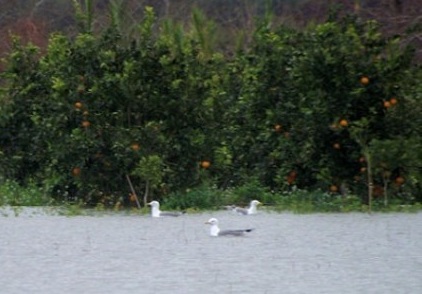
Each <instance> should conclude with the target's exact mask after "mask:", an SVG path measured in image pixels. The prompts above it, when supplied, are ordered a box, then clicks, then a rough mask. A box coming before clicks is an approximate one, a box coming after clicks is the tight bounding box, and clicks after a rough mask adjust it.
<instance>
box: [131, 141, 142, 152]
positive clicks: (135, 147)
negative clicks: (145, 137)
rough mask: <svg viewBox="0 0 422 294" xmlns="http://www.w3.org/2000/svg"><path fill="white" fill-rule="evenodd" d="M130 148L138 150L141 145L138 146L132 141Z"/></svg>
mask: <svg viewBox="0 0 422 294" xmlns="http://www.w3.org/2000/svg"><path fill="white" fill-rule="evenodd" d="M130 149H132V150H133V151H139V149H141V146H139V144H138V143H132V144H131V145H130Z"/></svg>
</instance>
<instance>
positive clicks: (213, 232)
mask: <svg viewBox="0 0 422 294" xmlns="http://www.w3.org/2000/svg"><path fill="white" fill-rule="evenodd" d="M205 223H206V224H209V225H211V228H210V236H212V237H218V236H243V235H244V234H245V233H249V232H251V231H253V229H240V230H220V228H219V227H218V220H217V219H216V218H214V217H213V218H210V219H209V220H208V221H207V222H205Z"/></svg>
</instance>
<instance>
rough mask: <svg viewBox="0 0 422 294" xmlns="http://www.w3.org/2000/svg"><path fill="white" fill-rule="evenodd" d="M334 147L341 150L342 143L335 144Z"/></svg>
mask: <svg viewBox="0 0 422 294" xmlns="http://www.w3.org/2000/svg"><path fill="white" fill-rule="evenodd" d="M333 147H334V149H340V148H341V145H340V143H334V144H333Z"/></svg>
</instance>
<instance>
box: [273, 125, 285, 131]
mask: <svg viewBox="0 0 422 294" xmlns="http://www.w3.org/2000/svg"><path fill="white" fill-rule="evenodd" d="M282 128H283V127H282V126H281V125H280V124H276V125H274V130H275V131H276V132H277V133H279V132H281V129H282Z"/></svg>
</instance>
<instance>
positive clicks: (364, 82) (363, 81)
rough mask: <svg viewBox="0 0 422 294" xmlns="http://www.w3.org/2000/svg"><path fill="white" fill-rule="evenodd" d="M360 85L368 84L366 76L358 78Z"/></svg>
mask: <svg viewBox="0 0 422 294" xmlns="http://www.w3.org/2000/svg"><path fill="white" fill-rule="evenodd" d="M360 83H361V84H362V85H364V86H366V85H368V84H369V78H368V77H367V76H362V77H361V78H360Z"/></svg>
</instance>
